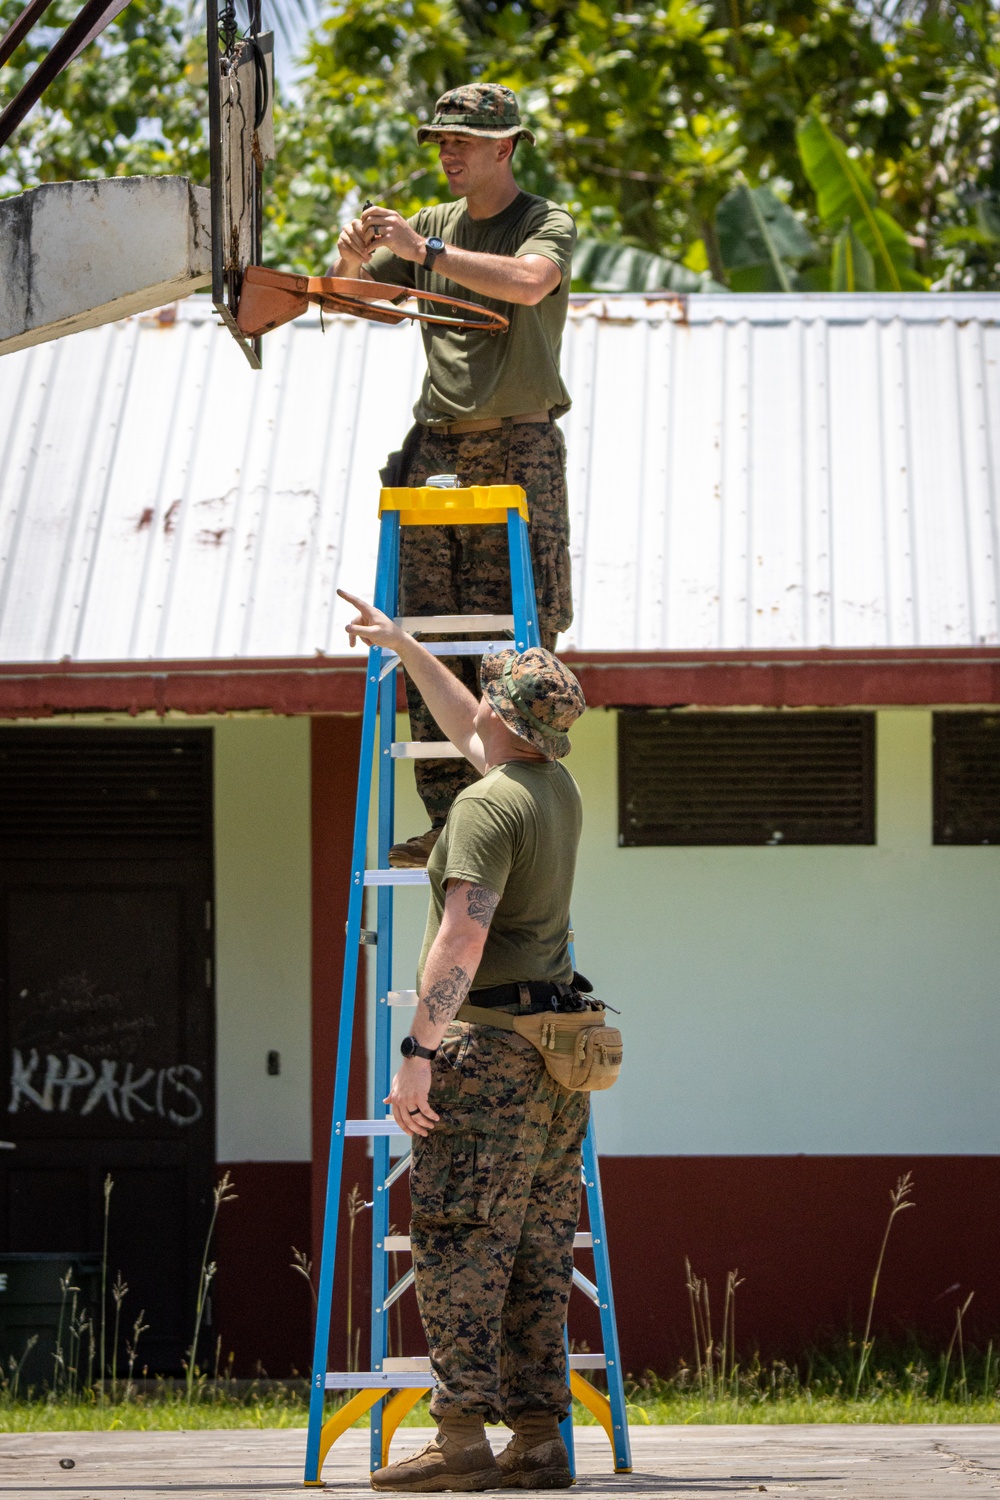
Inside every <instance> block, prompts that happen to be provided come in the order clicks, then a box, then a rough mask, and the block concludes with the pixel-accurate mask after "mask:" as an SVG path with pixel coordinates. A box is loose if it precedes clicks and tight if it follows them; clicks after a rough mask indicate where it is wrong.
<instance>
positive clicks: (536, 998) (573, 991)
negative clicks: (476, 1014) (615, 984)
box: [469, 973, 594, 1011]
mask: <svg viewBox="0 0 1000 1500" xmlns="http://www.w3.org/2000/svg"><path fill="white" fill-rule="evenodd" d="M593 988H594V986H593V985H592V984H591V982H590V980H589V979H585V978H584V976H583V975H582V974H576V973H574V975H573V980H572V983H571V984H557V983H556V982H555V981H554V980H552V979H528V980H526V981H525V982H524V983H523V984H494V985H491V986H490V988H489V989H487V990H472V991H471V992H470V994H469V1004H470V1005H482V1006H485V1007H486V1008H487V1009H490V1010H496V1009H501V1008H503V1007H504V1006H507V1005H516V1006H520V1004H521V990H522V989H526V990H527V991H528V994H529V996H530V997H531V1009H532V1010H534V1011H539V1010H560V1009H565V1010H582V1009H583V1006H582V1004H581V1005H572V1004H569V1005H567V1004H566V1003H565V1002H566V1001H567V1000H570V999H571V997H572V996H574V995H589V994H590V993H591V991H592V990H593Z"/></svg>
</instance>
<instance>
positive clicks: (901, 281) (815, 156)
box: [796, 114, 927, 292]
mask: <svg viewBox="0 0 1000 1500" xmlns="http://www.w3.org/2000/svg"><path fill="white" fill-rule="evenodd" d="M796 138H797V142H798V148H799V157H800V158H801V161H802V166H803V168H804V170H805V174H806V176H807V177H808V178H809V181H810V183H811V184H812V186H813V188H814V190H815V193H816V203H817V207H818V209H819V214H820V218H821V219H822V220H823V222H824V223H825V224H826V225H827V226H828V227H829V228H831V229H833V228H838V229H839V226H840V225H841V224H843V222H844V220H845V219H849V220H850V222H851V227H852V229H853V230H854V233H855V234H856V235H857V237H858V239H859V240H860V241H861V243H862V245H864V247H865V249H866V250H867V251H868V254H869V255H870V256H871V258H872V261H873V263H874V267H875V285H876V287H877V288H878V290H879V291H885V292H901V291H910V290H913V291H926V289H927V282H926V280H925V279H924V278H923V277H922V276H920V275H919V274H918V273H917V271H916V270H915V269H914V265H913V250H912V248H911V246H910V243H909V241H908V240H907V238H906V235H905V234H904V232H903V230H902V229H901V228H900V226H899V225H898V224H897V223H896V221H895V219H893V218H892V217H891V215H889V214H888V213H887V212H886V211H885V209H884V208H880V207H879V205H878V197H877V195H876V192H875V189H874V187H873V186H872V183H871V181H870V179H869V178H868V175H867V173H865V172H864V171H863V170H862V169H861V167H860V166H859V165H858V163H857V162H856V161H854V160H852V158H851V157H850V156H848V154H847V148H846V147H845V146H844V143H843V142H842V141H839V140H838V139H837V137H836V136H835V135H834V134H833V131H832V130H831V129H830V127H829V126H828V125H827V124H826V122H825V121H824V120H821V119H820V117H819V116H818V115H817V114H811V115H809V116H808V117H807V118H806V119H805V120H804V121H803V123H802V124H801V125H800V126H799V128H798V130H797V132H796Z"/></svg>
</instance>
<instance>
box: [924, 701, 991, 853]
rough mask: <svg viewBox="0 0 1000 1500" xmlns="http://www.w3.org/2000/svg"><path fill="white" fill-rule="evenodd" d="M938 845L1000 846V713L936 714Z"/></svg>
mask: <svg viewBox="0 0 1000 1500" xmlns="http://www.w3.org/2000/svg"><path fill="white" fill-rule="evenodd" d="M934 842H935V844H1000V713H988V714H982V713H979V714H977V713H967V714H961V713H959V714H935V715H934Z"/></svg>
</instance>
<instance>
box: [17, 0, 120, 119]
mask: <svg viewBox="0 0 1000 1500" xmlns="http://www.w3.org/2000/svg"><path fill="white" fill-rule="evenodd" d="M127 4H128V0H85V4H84V5H83V6H82V8H81V9H80V10H79V11H78V13H77V14H76V16H75V17H74V18H73V20H72V21H70V23H69V25H68V26H67V27H66V30H65V31H64V32H63V34H62V36H61V37H60V38H59V40H58V41H57V42H56V43H55V45H54V46H53V47H52V49H51V51H50V52H49V53H48V54H47V56H45V57H43V58H42V61H41V62H40V63H39V64H38V67H37V68H36V69H35V71H34V72H33V73H32V75H31V77H30V78H29V79H28V81H27V83H26V84H25V85H24V87H23V88H22V89H20V90H19V91H18V93H16V94H15V95H14V97H13V99H12V100H11V101H10V103H9V104H8V105H7V108H6V109H5V110H4V111H3V113H2V114H0V146H3V145H5V144H6V143H7V141H9V140H10V137H11V136H12V135H13V134H14V131H15V130H16V129H17V127H18V126H19V125H20V123H21V121H22V120H23V119H24V117H25V115H26V114H27V113H28V111H29V110H30V109H31V108H32V106H33V105H35V104H37V103H38V100H39V99H40V98H41V97H42V94H43V93H44V92H45V90H46V89H47V88H48V86H49V84H50V83H53V82H54V81H55V79H57V78H58V77H59V74H60V73H61V72H62V71H63V69H64V68H65V67H68V65H69V64H70V63H71V62H72V61H73V59H74V57H76V55H77V53H78V52H80V51H82V49H83V48H84V47H85V46H86V45H87V43H88V42H90V41H93V39H94V37H95V36H97V35H98V34H99V33H100V32H102V31H103V30H104V28H105V26H108V25H110V23H111V22H112V21H113V20H114V18H115V16H117V15H118V14H119V12H120V11H122V10H124V9H125V6H126V5H127ZM15 24H17V23H15ZM8 35H9V33H8ZM5 41H6V38H5Z"/></svg>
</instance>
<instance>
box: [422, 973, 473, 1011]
mask: <svg viewBox="0 0 1000 1500" xmlns="http://www.w3.org/2000/svg"><path fill="white" fill-rule="evenodd" d="M471 983H472V976H471V974H467V973H466V972H465V970H464V969H463V968H462V967H461V965H459V964H456V965H455V966H454V968H452V969H449V970H448V973H447V974H445V975H444V976H443V977H442V978H441V979H436V980H435V981H434V983H433V984H432V985H431V987H430V989H429V990H428V991H427V993H426V995H422V996H421V997H420V998H421V999H422V1000H423V1002H424V1004H425V1005H426V1007H427V1014H428V1016H429V1017H430V1019H431V1021H432V1022H433V1024H434V1025H435V1026H437V1025H438V1024H439V1022H441V1021H453V1020H454V1019H455V1017H456V1016H457V1014H458V1012H459V1010H460V1008H461V1006H462V1003H463V1001H464V1000H465V997H466V995H467V994H468V993H469V985H470V984H471Z"/></svg>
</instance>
